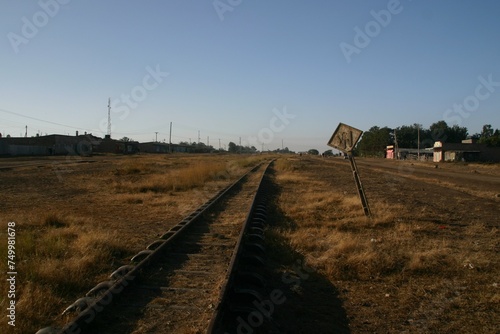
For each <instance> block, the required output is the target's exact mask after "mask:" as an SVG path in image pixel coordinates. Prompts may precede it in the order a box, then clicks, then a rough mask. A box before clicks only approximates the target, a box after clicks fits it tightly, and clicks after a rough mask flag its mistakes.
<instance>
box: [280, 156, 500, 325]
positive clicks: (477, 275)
mask: <svg viewBox="0 0 500 334" xmlns="http://www.w3.org/2000/svg"><path fill="white" fill-rule="evenodd" d="M357 164H358V169H359V173H360V176H361V181H362V183H363V186H364V188H365V192H366V196H367V198H368V202H369V203H370V206H371V208H372V212H373V213H374V218H373V220H371V221H370V220H365V219H363V211H362V208H361V205H360V202H359V201H357V192H356V188H355V184H354V180H353V177H352V173H351V167H350V164H349V161H348V160H343V159H340V158H326V159H322V158H309V157H302V158H289V159H288V164H287V165H286V167H285V168H282V170H281V171H279V170H278V172H277V173H276V184H277V188H278V189H279V190H278V200H277V204H276V206H277V214H276V217H277V220H278V221H279V222H280V223H279V226H278V227H277V228H276V234H278V237H277V238H278V239H279V241H278V242H277V243H278V244H280V245H281V247H282V251H283V252H286V253H288V254H290V253H293V256H292V258H291V259H289V260H288V261H285V260H284V259H285V258H286V257H285V256H283V255H280V256H279V257H278V258H277V261H280V262H281V263H276V264H275V272H276V275H275V278H276V279H275V284H276V286H281V287H282V288H284V289H286V291H287V296H288V300H289V303H288V304H287V306H286V307H282V308H281V309H280V310H279V311H277V314H276V317H277V318H278V319H279V320H278V321H280V324H281V326H282V327H283V328H284V331H286V332H290V333H292V332H294V333H309V332H310V328H315V332H317V333H498V323H500V317H499V316H498V314H499V311H500V309H499V301H500V299H499V297H500V295H499V291H498V275H499V273H500V270H499V267H498V252H499V250H500V248H499V238H498V235H497V231H498V226H499V223H500V166H499V165H498V164H497V165H481V164H446V163H445V164H438V165H436V164H433V163H430V162H429V163H424V162H416V161H414V162H411V161H388V160H383V159H357ZM289 194H293V195H289ZM354 199H356V201H354ZM313 203H316V204H315V205H314V206H312V207H311V205H312V204H313ZM346 203H347V204H346ZM346 205H347V206H346ZM276 234H275V235H274V236H275V237H276ZM336 234H338V235H340V237H337V238H335V237H333V236H334V235H336ZM337 249H340V250H339V251H338V250H337ZM285 262H287V263H285ZM304 263H307V265H304ZM297 264H298V265H297ZM297 267H299V268H301V267H303V268H309V269H310V271H304V269H302V273H303V274H302V275H300V271H299V273H297ZM287 272H292V273H295V276H294V277H296V279H297V282H300V284H291V285H290V284H288V285H286V284H285V285H284V284H283V282H284V281H285V279H284V277H285V276H283V275H285V274H286V273H287ZM288 281H289V280H288Z"/></svg>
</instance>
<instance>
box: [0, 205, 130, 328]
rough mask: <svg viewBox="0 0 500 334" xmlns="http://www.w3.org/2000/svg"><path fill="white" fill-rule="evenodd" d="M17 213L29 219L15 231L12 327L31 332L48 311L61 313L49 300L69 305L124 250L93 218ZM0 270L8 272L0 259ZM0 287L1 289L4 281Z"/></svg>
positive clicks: (4, 287)
mask: <svg viewBox="0 0 500 334" xmlns="http://www.w3.org/2000/svg"><path fill="white" fill-rule="evenodd" d="M19 218H21V219H23V218H24V219H23V220H25V221H27V220H29V221H30V224H25V225H22V226H19V225H18V226H17V231H16V232H17V239H16V264H17V267H16V269H17V272H18V276H17V287H18V291H17V293H16V296H17V308H16V317H17V319H18V321H16V330H17V331H19V332H20V333H33V332H36V331H37V330H38V329H39V328H37V327H39V326H40V325H34V324H48V321H47V320H48V319H50V316H52V318H56V317H57V316H58V314H60V312H61V309H57V308H54V305H59V304H61V303H63V302H66V303H68V305H69V303H70V302H72V301H74V300H75V299H77V297H79V296H81V295H83V294H84V293H85V292H86V290H87V289H88V287H89V286H91V285H92V284H93V283H95V282H93V281H92V280H93V279H94V278H95V276H96V275H100V274H101V273H102V272H104V271H109V270H111V269H112V268H113V259H115V258H121V257H123V256H124V254H125V253H126V251H125V249H124V247H123V246H122V245H120V244H119V242H118V240H117V238H116V235H115V234H114V233H110V232H109V231H104V230H102V229H101V228H100V227H99V226H98V224H96V223H95V222H93V221H87V220H81V219H79V218H78V217H76V216H59V215H57V214H53V213H52V214H47V215H46V216H41V217H39V218H38V217H19ZM2 251H4V250H3V248H2ZM3 255H4V254H2V256H3ZM1 270H2V271H3V272H6V271H7V270H6V268H5V265H4V263H3V262H2V267H1ZM0 289H1V290H2V291H6V285H5V282H4V281H2V283H1V288H0ZM4 303H5V302H4V301H2V308H3V306H4V305H5V304H4ZM48 315H50V316H49V318H48ZM3 325H4V324H2V326H3Z"/></svg>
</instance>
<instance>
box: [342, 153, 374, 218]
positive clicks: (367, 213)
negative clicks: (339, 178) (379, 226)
mask: <svg viewBox="0 0 500 334" xmlns="http://www.w3.org/2000/svg"><path fill="white" fill-rule="evenodd" d="M347 156H348V158H349V162H350V163H351V169H352V176H353V177H354V182H355V183H356V188H357V189H358V195H359V199H360V200H361V205H362V206H363V211H364V212H365V216H367V217H371V212H370V207H369V206H368V200H367V199H366V195H365V191H364V189H363V184H362V183H361V179H360V178H359V173H358V166H356V161H355V160H354V156H353V155H352V152H349V153H348V155H347Z"/></svg>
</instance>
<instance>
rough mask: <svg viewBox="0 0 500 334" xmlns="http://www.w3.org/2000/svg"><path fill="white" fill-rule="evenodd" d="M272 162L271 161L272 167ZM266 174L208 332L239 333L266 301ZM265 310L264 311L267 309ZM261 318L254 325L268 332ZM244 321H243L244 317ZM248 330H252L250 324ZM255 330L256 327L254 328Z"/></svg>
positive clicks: (255, 197) (239, 240)
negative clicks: (248, 319) (251, 315)
mask: <svg viewBox="0 0 500 334" xmlns="http://www.w3.org/2000/svg"><path fill="white" fill-rule="evenodd" d="M272 164H273V161H271V162H270V164H269V166H268V167H270V166H271V165H272ZM266 177H268V175H267V173H264V174H263V175H262V178H261V181H260V182H259V188H258V190H257V192H256V193H255V196H254V198H253V201H252V204H251V207H250V210H249V212H248V215H247V218H246V221H245V224H244V226H243V229H242V230H241V233H240V236H239V239H238V242H237V245H236V247H235V251H234V253H233V256H232V259H231V263H230V266H229V269H228V273H227V276H226V281H225V284H224V285H223V286H222V288H221V291H220V296H219V300H218V305H217V306H216V311H215V312H214V315H213V317H212V319H211V321H210V324H209V327H208V330H207V333H208V334H218V333H237V332H238V333H240V332H242V331H243V329H242V328H241V326H242V325H241V320H239V319H247V318H248V316H249V315H250V314H261V310H260V309H259V306H260V305H262V303H264V302H265V299H264V297H263V296H264V295H265V292H266V285H267V283H266V281H267V277H266V276H267V274H266V272H265V269H264V268H265V244H264V227H265V225H266V223H267V202H268V198H267V196H266V195H267V193H266V188H265V187H266V182H265V181H266ZM264 313H265V312H264ZM270 320H271V317H270V316H269V317H268V319H264V317H262V320H259V321H258V322H259V323H254V324H253V325H255V326H253V327H260V330H264V331H267V329H268V328H269V326H266V324H264V322H269V321H270ZM243 321H244V320H243ZM245 326H246V327H247V328H246V329H245V331H247V332H248V331H249V329H248V327H250V325H248V324H245ZM251 332H252V333H253V332H254V330H253V329H251Z"/></svg>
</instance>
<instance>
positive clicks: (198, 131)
mask: <svg viewBox="0 0 500 334" xmlns="http://www.w3.org/2000/svg"><path fill="white" fill-rule="evenodd" d="M200 140H201V138H200V130H198V144H199V143H200Z"/></svg>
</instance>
